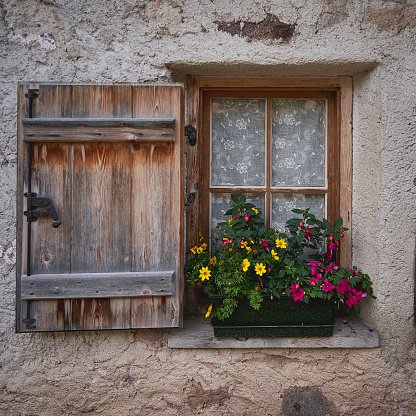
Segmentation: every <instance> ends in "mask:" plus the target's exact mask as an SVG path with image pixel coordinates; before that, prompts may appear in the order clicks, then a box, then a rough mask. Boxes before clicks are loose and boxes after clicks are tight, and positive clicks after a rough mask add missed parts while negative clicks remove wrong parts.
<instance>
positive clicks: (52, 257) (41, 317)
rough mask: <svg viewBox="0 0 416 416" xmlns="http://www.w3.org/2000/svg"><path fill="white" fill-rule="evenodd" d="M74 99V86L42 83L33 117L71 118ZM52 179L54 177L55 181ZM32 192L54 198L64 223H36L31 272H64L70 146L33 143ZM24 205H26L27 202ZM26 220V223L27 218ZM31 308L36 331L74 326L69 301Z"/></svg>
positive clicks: (68, 226)
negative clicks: (54, 226)
mask: <svg viewBox="0 0 416 416" xmlns="http://www.w3.org/2000/svg"><path fill="white" fill-rule="evenodd" d="M70 101H71V87H70V86H68V85H60V86H57V85H54V86H51V85H40V86H39V97H38V98H36V99H34V100H33V117H34V118H37V117H59V116H61V117H68V116H69V115H70ZM50 178H53V181H51V180H50ZM32 192H36V193H37V194H38V196H39V197H47V198H50V200H51V202H52V204H53V207H54V208H55V211H56V212H57V214H58V217H59V219H60V220H61V221H62V224H61V226H60V227H59V228H53V227H52V219H51V218H50V217H41V218H38V219H37V221H35V222H32V224H31V228H32V231H31V233H32V239H31V262H30V264H31V273H32V274H41V273H60V272H63V271H65V270H69V269H70V250H71V242H70V230H71V215H70V211H71V147H70V145H68V144H60V143H47V144H46V143H37V144H33V151H32ZM25 199H26V198H25ZM24 204H25V205H26V202H24ZM41 210H42V209H41ZM23 223H24V224H25V223H26V217H24V219H23ZM24 226H26V224H25V225H24ZM30 308H31V313H32V315H31V318H35V319H36V323H35V325H36V331H50V330H65V329H69V328H70V321H69V319H68V317H69V310H70V303H69V301H57V300H46V301H33V302H31V306H30ZM26 309H27V304H26V301H22V317H26ZM23 329H24V328H23Z"/></svg>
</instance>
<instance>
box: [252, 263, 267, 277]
mask: <svg viewBox="0 0 416 416" xmlns="http://www.w3.org/2000/svg"><path fill="white" fill-rule="evenodd" d="M254 269H255V270H256V274H258V275H259V276H263V274H264V273H266V266H265V265H264V264H263V263H260V264H259V263H257V264H256V266H255V267H254Z"/></svg>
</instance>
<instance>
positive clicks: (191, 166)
mask: <svg viewBox="0 0 416 416" xmlns="http://www.w3.org/2000/svg"><path fill="white" fill-rule="evenodd" d="M186 98H187V100H186V104H187V112H186V113H187V117H188V118H187V121H186V124H190V125H192V126H194V127H195V128H196V131H197V134H196V137H197V141H196V145H195V146H190V145H189V142H187V146H186V168H185V170H186V195H187V197H189V194H190V193H191V192H195V200H194V201H193V202H192V203H191V205H189V206H187V207H186V212H185V215H186V236H185V243H186V244H185V249H186V258H187V259H188V258H189V255H190V248H191V247H193V246H195V245H196V244H198V243H199V235H200V234H202V221H201V214H200V210H201V201H202V171H201V155H202V153H201V149H202V140H203V135H202V134H201V123H200V121H199V107H200V94H199V77H198V76H191V75H188V77H187V97H186ZM205 237H206V238H208V236H205ZM185 310H186V312H187V313H198V312H202V309H200V307H199V304H198V290H197V288H196V287H195V286H193V285H191V284H189V283H188V284H187V288H186V303H185Z"/></svg>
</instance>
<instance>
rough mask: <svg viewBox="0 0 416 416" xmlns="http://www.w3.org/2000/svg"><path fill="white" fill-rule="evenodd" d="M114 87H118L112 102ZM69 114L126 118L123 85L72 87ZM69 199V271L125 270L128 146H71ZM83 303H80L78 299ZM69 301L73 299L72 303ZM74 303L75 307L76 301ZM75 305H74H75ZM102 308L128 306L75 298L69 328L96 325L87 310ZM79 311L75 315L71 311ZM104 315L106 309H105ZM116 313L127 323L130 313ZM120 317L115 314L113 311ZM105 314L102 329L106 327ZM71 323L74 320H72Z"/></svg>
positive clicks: (126, 89)
mask: <svg viewBox="0 0 416 416" xmlns="http://www.w3.org/2000/svg"><path fill="white" fill-rule="evenodd" d="M115 89H120V91H119V92H118V93H117V94H118V100H121V103H120V104H117V105H115V104H114V103H115V95H116V93H115ZM72 99H73V101H72V117H73V118H78V117H81V118H86V117H88V118H107V117H110V116H115V117H121V116H123V117H126V118H127V117H131V88H130V86H128V85H123V86H119V88H118V87H115V86H77V87H76V88H73V93H72ZM73 153H74V157H73V187H74V193H73V200H72V219H73V221H74V224H76V226H75V225H74V227H73V229H72V236H71V238H72V241H73V244H72V252H71V271H72V272H73V273H84V272H110V271H114V270H117V271H130V270H131V258H132V253H131V249H132V246H131V233H130V232H129V230H130V229H131V205H130V192H131V177H130V175H131V169H132V165H131V150H130V145H129V144H102V143H85V144H84V143H83V144H74V145H73ZM84 301H85V302H86V303H87V304H86V305H83V302H84ZM72 302H74V301H72ZM79 303H80V305H79ZM78 306H79V307H78ZM94 307H97V308H99V313H98V315H100V314H101V313H102V311H111V310H117V309H119V310H122V309H125V308H127V309H128V310H129V309H130V303H129V304H127V305H126V302H125V300H118V299H110V298H107V297H106V298H103V299H101V300H97V301H96V302H91V301H90V300H88V299H85V300H80V302H77V303H76V307H74V306H73V307H72V318H73V319H75V320H76V322H77V323H76V325H75V326H74V328H78V327H80V328H82V329H97V328H101V326H100V325H101V323H100V322H102V320H101V319H98V320H97V319H96V314H95V312H94V311H93V310H92V311H91V308H94ZM78 312H80V313H84V314H85V316H82V317H80V318H78V317H77V316H76V314H77V313H78ZM108 313H109V312H108ZM127 315H128V314H127V313H122V314H121V316H125V317H126V320H125V322H124V324H123V326H124V327H125V328H128V327H129V326H130V316H127ZM119 316H120V315H119ZM111 319H112V318H111V317H110V316H106V317H105V322H106V324H105V327H106V328H107V327H112V326H113V325H112V322H111ZM73 324H74V321H73Z"/></svg>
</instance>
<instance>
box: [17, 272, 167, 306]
mask: <svg viewBox="0 0 416 416" xmlns="http://www.w3.org/2000/svg"><path fill="white" fill-rule="evenodd" d="M173 280H174V272H173V271H167V272H160V271H158V272H136V273H73V274H41V275H31V276H25V275H23V276H22V277H21V293H22V299H74V298H100V297H106V298H120V297H128V296H129V297H130V296H145V297H149V296H169V295H172V281H173Z"/></svg>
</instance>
